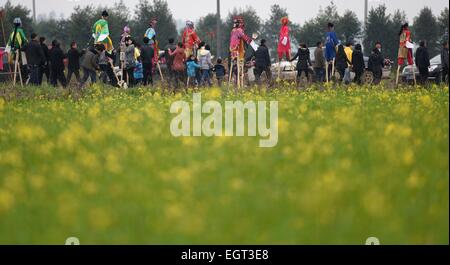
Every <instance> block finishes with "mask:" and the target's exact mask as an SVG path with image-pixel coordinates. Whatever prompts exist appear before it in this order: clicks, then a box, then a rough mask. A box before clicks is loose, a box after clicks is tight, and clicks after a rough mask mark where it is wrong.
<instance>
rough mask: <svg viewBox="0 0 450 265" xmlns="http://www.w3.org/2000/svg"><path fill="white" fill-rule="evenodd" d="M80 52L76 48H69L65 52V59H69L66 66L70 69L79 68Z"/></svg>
mask: <svg viewBox="0 0 450 265" xmlns="http://www.w3.org/2000/svg"><path fill="white" fill-rule="evenodd" d="M80 58H81V52H80V51H79V50H78V49H74V48H70V50H69V51H68V52H67V59H69V64H68V68H69V69H71V70H79V69H80Z"/></svg>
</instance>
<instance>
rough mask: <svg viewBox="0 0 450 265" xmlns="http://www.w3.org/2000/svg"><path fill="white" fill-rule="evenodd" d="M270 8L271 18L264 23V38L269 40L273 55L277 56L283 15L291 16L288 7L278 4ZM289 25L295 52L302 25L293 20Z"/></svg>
mask: <svg viewBox="0 0 450 265" xmlns="http://www.w3.org/2000/svg"><path fill="white" fill-rule="evenodd" d="M270 10H271V15H270V17H269V19H268V20H266V22H265V23H264V27H263V29H262V38H264V39H266V40H267V46H268V47H269V49H270V51H271V54H272V56H275V54H277V47H278V41H279V39H278V38H279V34H280V28H281V19H282V18H283V17H289V14H288V12H287V9H286V8H282V7H280V6H279V5H278V4H275V5H273V6H271V8H270ZM289 27H290V30H291V43H292V47H291V48H292V49H293V52H295V48H296V47H295V46H296V44H297V37H298V36H300V34H299V31H300V26H299V25H298V24H296V23H293V22H292V21H291V22H290V26H289Z"/></svg>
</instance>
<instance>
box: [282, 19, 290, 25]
mask: <svg viewBox="0 0 450 265" xmlns="http://www.w3.org/2000/svg"><path fill="white" fill-rule="evenodd" d="M288 23H289V18H288V17H283V18H282V19H281V24H282V25H287V24H288Z"/></svg>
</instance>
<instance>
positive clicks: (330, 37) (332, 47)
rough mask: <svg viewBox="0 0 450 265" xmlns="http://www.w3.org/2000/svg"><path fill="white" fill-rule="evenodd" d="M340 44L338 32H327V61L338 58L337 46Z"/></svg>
mask: <svg viewBox="0 0 450 265" xmlns="http://www.w3.org/2000/svg"><path fill="white" fill-rule="evenodd" d="M338 44H339V40H338V38H337V36H336V32H334V31H329V32H327V35H326V41H325V58H326V59H327V61H331V60H333V59H334V58H336V45H338Z"/></svg>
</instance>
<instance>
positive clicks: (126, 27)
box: [123, 26, 131, 33]
mask: <svg viewBox="0 0 450 265" xmlns="http://www.w3.org/2000/svg"><path fill="white" fill-rule="evenodd" d="M130 31H131V29H130V27H128V26H125V27H124V28H123V32H126V33H130Z"/></svg>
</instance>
